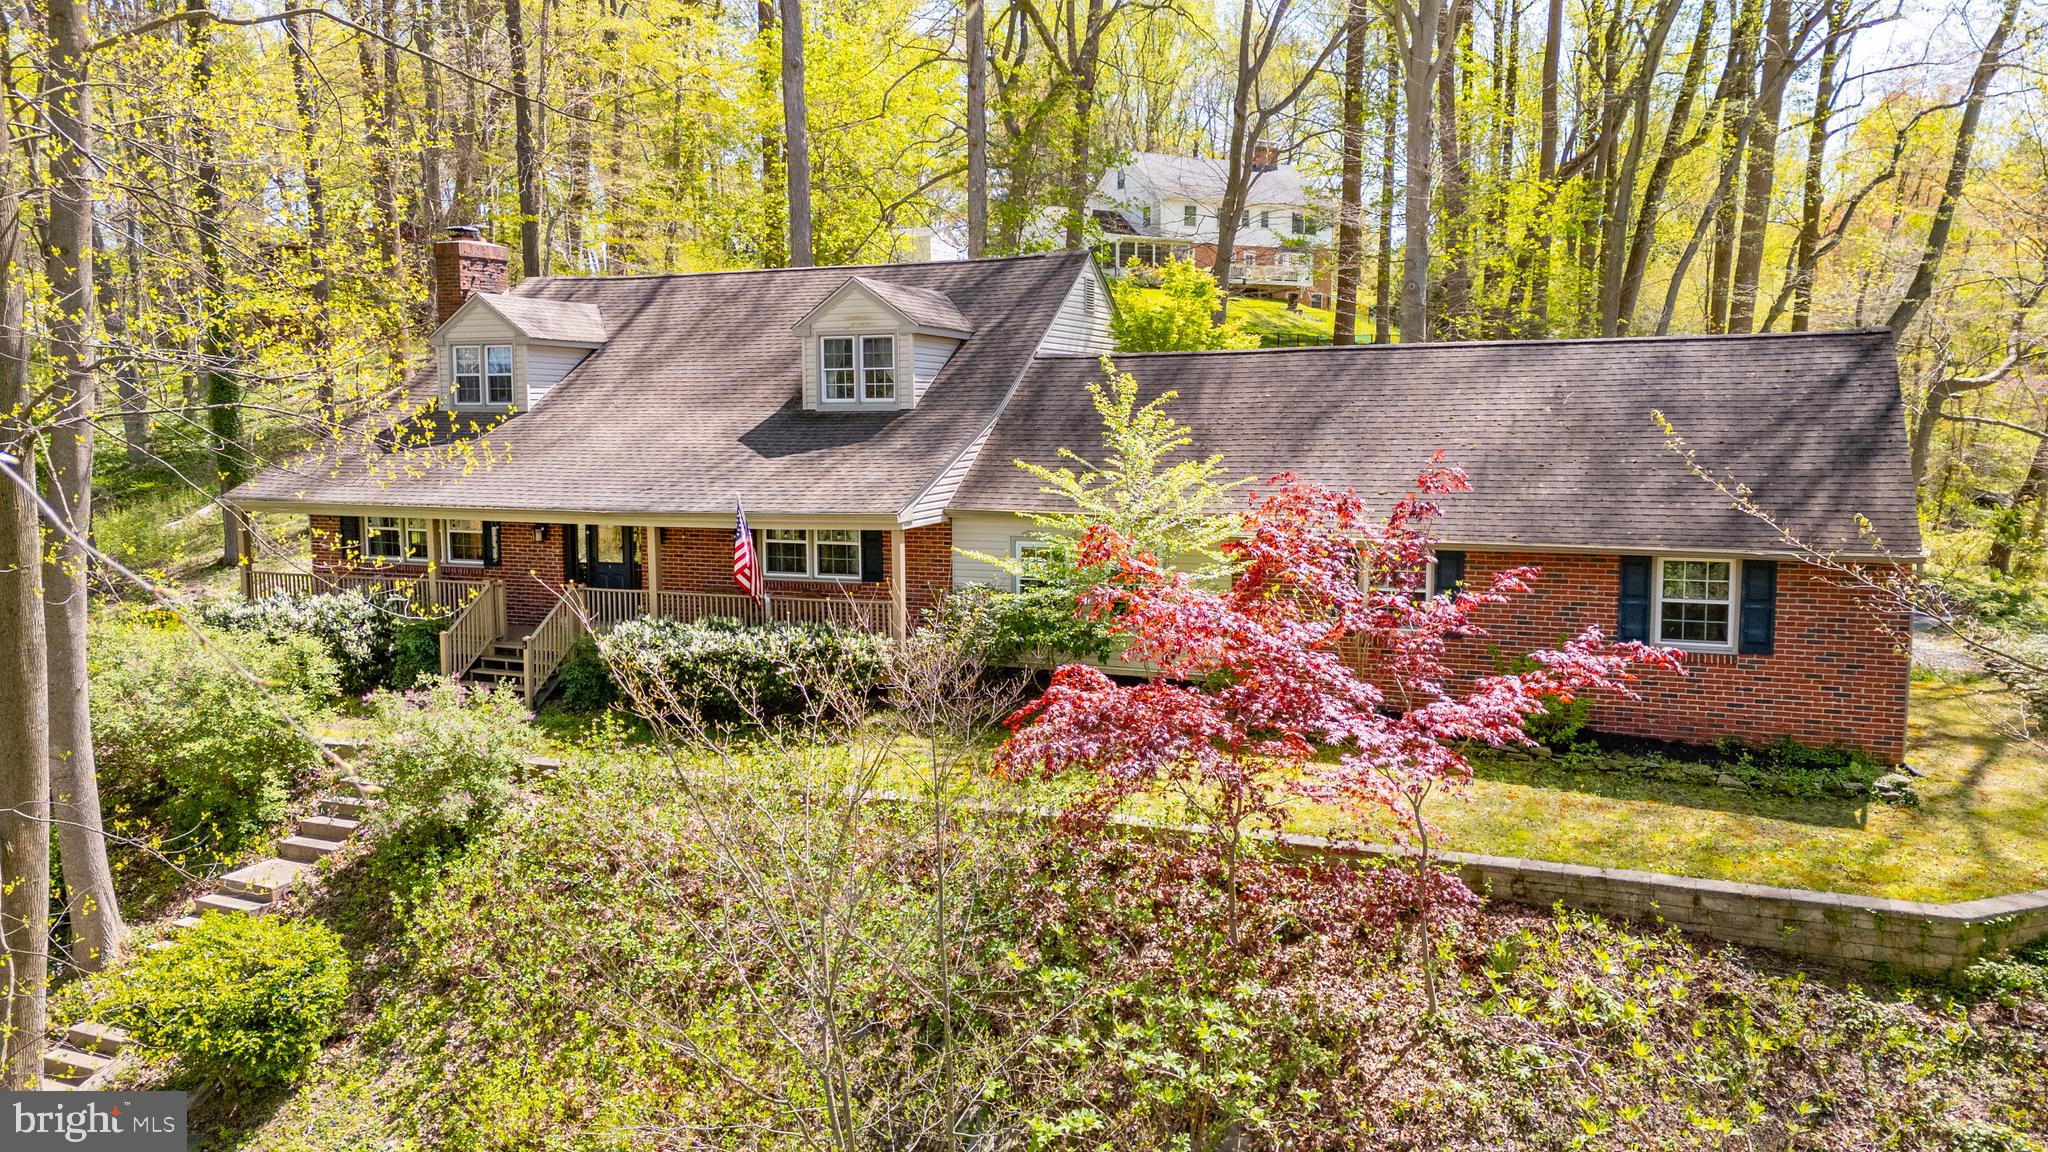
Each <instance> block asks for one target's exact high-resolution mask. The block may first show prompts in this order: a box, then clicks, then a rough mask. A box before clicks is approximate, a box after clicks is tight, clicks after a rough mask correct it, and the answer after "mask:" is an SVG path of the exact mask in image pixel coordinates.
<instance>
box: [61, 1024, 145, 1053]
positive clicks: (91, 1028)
mask: <svg viewBox="0 0 2048 1152" xmlns="http://www.w3.org/2000/svg"><path fill="white" fill-rule="evenodd" d="M131 1039H132V1037H130V1036H129V1035H128V1033H127V1031H126V1030H124V1029H121V1028H116V1027H114V1026H113V1025H112V1024H94V1023H91V1022H90V1021H88V1022H86V1023H83V1024H73V1025H72V1026H71V1030H70V1031H68V1032H66V1033H65V1034H64V1042H65V1043H66V1044H69V1045H71V1046H72V1047H73V1048H76V1049H78V1050H79V1051H80V1052H91V1053H93V1054H94V1055H96V1056H119V1055H120V1054H121V1049H123V1048H126V1047H127V1046H128V1042H129V1040H131Z"/></svg>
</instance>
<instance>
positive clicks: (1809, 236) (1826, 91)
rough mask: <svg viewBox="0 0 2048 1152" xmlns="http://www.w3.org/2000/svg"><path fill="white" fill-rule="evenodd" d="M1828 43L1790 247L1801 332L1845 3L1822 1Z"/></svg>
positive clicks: (1809, 296) (1807, 320) (1808, 306)
mask: <svg viewBox="0 0 2048 1152" xmlns="http://www.w3.org/2000/svg"><path fill="white" fill-rule="evenodd" d="M1824 2H1825V3H1826V4H1827V6H1828V31H1827V40H1826V42H1825V43H1824V44H1823V45H1822V46H1821V52H1820V75H1819V76H1818V77H1817V78H1816V79H1815V80H1814V89H1813V122H1812V123H1811V124H1810V125H1808V127H1807V135H1806V176H1805V179H1804V180H1803V181H1802V182H1801V187H1800V206H1799V237H1798V239H1796V240H1795V241H1793V245H1792V331H1794V332H1804V331H1806V330H1807V328H1808V326H1809V325H1810V324H1811V323H1812V318H1813V283H1814V277H1815V274H1816V272H1817V271H1818V269H1817V267H1816V265H1817V262H1818V260H1819V258H1820V257H1819V249H1820V213H1821V198H1822V196H1823V194H1824V189H1823V187H1822V184H1821V175H1822V170H1823V168H1824V167H1825V165H1826V163H1827V153H1828V122H1829V121H1831V120H1832V119H1834V114H1835V68H1836V66H1837V64H1838V63H1839V61H1840V59H1841V54H1842V47H1843V45H1842V42H1841V41H1842V22H1843V20H1844V18H1845V17H1847V15H1848V0H1824Z"/></svg>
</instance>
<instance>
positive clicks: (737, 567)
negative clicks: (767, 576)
mask: <svg viewBox="0 0 2048 1152" xmlns="http://www.w3.org/2000/svg"><path fill="white" fill-rule="evenodd" d="M737 507H738V508H739V519H738V522H737V523H736V524H734V525H733V530H732V579H733V583H735V584H738V585H739V586H740V587H742V588H744V589H746V590H747V595H749V596H752V597H753V598H754V599H756V600H761V601H766V600H767V598H768V586H767V583H766V581H764V580H762V579H761V562H760V560H759V559H758V558H757V557H756V556H755V555H754V534H753V533H752V532H749V531H747V507H746V505H744V504H741V505H737Z"/></svg>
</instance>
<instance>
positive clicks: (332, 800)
mask: <svg viewBox="0 0 2048 1152" xmlns="http://www.w3.org/2000/svg"><path fill="white" fill-rule="evenodd" d="M382 803H383V801H382V800H378V799H376V798H374V797H371V796H322V797H321V798H320V814H321V815H322V816H340V817H342V818H344V819H348V820H361V819H362V818H363V816H364V815H365V814H366V813H368V812H369V811H370V809H372V808H375V807H378V806H379V805H381V804H382Z"/></svg>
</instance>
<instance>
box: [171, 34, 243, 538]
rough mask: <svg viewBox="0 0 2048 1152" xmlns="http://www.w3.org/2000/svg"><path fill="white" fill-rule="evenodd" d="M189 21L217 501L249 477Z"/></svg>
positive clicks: (208, 44)
mask: <svg viewBox="0 0 2048 1152" xmlns="http://www.w3.org/2000/svg"><path fill="white" fill-rule="evenodd" d="M185 10H186V11H187V12H191V13H193V14H194V16H195V18H194V19H193V20H192V21H191V22H190V24H189V30H188V31H187V32H186V35H188V36H190V37H191V38H192V39H191V46H192V48H193V49H194V51H193V53H192V90H193V92H194V93H196V94H197V95H198V97H199V109H198V115H197V116H196V117H194V125H193V126H194V128H195V132H194V139H193V149H192V150H193V153H194V155H195V156H196V157H197V163H196V164H195V165H194V169H195V170H194V175H195V176H197V177H198V180H197V184H196V186H195V187H194V188H193V194H192V201H193V203H192V216H193V219H194V221H195V222H196V223H197V224H198V225H199V296H198V300H199V372H200V375H201V377H202V383H201V386H200V390H201V391H202V392H203V393H204V394H205V396H206V429H207V434H208V439H209V440H210V442H211V447H212V450H213V470H214V480H215V482H216V483H217V484H218V485H219V488H218V489H217V490H218V492H219V493H220V495H221V496H222V497H225V496H226V495H227V493H228V491H229V490H230V489H232V488H234V487H235V486H236V485H238V484H240V483H241V482H242V481H244V480H246V479H248V478H249V462H248V450H247V448H246V447H245V446H244V445H243V443H242V388H241V382H240V380H239V379H238V376H237V373H236V371H235V369H234V345H233V335H232V334H231V332H230V331H229V324H228V317H227V308H228V300H227V257H226V255H225V254H224V253H223V252H222V251H221V215H222V213H223V212H224V211H225V210H226V204H225V200H226V194H225V192H224V190H223V189H222V187H221V179H220V158H219V155H218V149H217V145H216V142H215V139H214V130H213V108H212V101H213V32H212V29H211V28H210V26H209V25H208V23H207V21H206V19H205V15H206V13H207V12H208V8H207V0H186V3H185ZM219 503H220V523H221V558H220V562H221V564H222V565H223V566H226V567H233V566H234V565H236V564H238V563H240V562H241V558H242V531H241V519H240V517H238V516H237V515H236V513H235V510H234V509H233V508H232V507H230V506H229V505H228V503H227V501H226V500H225V499H223V500H221V501H220V502H219Z"/></svg>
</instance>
